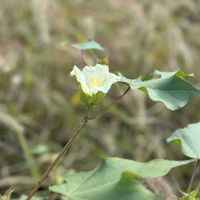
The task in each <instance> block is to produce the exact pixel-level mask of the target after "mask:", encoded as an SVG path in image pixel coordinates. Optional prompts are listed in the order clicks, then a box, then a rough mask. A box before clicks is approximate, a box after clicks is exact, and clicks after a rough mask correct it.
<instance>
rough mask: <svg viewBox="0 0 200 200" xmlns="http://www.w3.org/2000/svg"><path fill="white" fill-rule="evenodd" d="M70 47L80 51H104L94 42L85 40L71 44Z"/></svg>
mask: <svg viewBox="0 0 200 200" xmlns="http://www.w3.org/2000/svg"><path fill="white" fill-rule="evenodd" d="M72 46H73V47H75V48H77V49H80V50H88V49H97V50H101V51H103V50H104V48H103V47H102V46H101V45H100V44H98V43H97V42H95V41H94V40H87V41H85V42H81V43H78V44H73V45H72Z"/></svg>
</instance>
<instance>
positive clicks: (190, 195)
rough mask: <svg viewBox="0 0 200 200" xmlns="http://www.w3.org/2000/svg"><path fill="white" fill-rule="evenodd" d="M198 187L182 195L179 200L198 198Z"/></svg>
mask: <svg viewBox="0 0 200 200" xmlns="http://www.w3.org/2000/svg"><path fill="white" fill-rule="evenodd" d="M198 194H199V188H197V189H195V190H193V191H192V192H190V193H188V194H186V195H184V197H181V198H180V199H179V200H198Z"/></svg>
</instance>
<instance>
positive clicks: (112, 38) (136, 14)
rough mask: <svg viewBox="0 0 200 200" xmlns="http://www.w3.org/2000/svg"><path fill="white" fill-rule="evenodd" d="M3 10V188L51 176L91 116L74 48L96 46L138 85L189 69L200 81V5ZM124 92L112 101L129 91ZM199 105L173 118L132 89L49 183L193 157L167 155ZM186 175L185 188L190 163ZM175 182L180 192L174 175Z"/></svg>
mask: <svg viewBox="0 0 200 200" xmlns="http://www.w3.org/2000/svg"><path fill="white" fill-rule="evenodd" d="M0 3H1V6H0V27H1V28H0V86H1V90H0V110H1V114H2V117H1V116H0V121H1V124H0V153H1V156H0V191H3V192H4V191H5V190H6V189H7V188H8V187H9V186H10V185H11V184H15V183H16V184H17V186H16V188H15V190H16V192H21V191H23V192H26V191H28V189H30V187H31V185H32V184H33V177H37V176H38V175H39V174H40V173H41V172H42V171H43V170H44V169H46V166H47V165H48V163H49V162H51V160H52V159H53V158H54V157H55V155H56V153H57V152H58V150H60V149H61V148H62V146H63V145H64V143H65V141H66V140H67V139H68V138H69V137H70V133H71V131H72V130H73V129H74V127H75V126H76V124H77V121H79V119H80V117H81V116H82V113H83V107H82V105H81V104H80V97H79V93H78V90H77V89H76V87H75V84H74V82H73V81H72V80H71V78H70V77H69V72H70V71H71V69H72V67H73V66H74V65H75V64H76V65H78V66H84V60H83V55H82V54H81V53H80V51H78V50H76V49H74V48H72V47H71V44H73V43H77V42H81V41H83V40H86V39H88V38H93V39H95V40H96V41H98V42H99V43H100V44H101V45H102V46H103V47H104V48H105V49H106V50H107V51H106V52H104V53H100V54H98V55H97V57H98V58H105V57H106V56H107V55H108V54H109V56H108V59H109V65H110V69H111V70H112V71H113V72H117V71H121V72H123V74H125V75H126V76H128V77H130V78H135V77H138V76H139V75H140V74H145V73H149V72H151V71H153V69H154V68H157V69H158V70H163V71H172V70H177V69H181V70H184V71H186V72H188V73H195V84H196V85H199V84H200V76H199V74H200V68H199V60H198V55H199V53H200V52H199V51H200V38H199V33H200V26H199V21H200V14H199V13H200V1H198V0H196V1H195V0H193V1H187V0H182V1H172V0H168V1H167V0H162V1H160V0H159V1H158V0H155V1H147V0H142V1H137V0H134V1H131V0H123V1H122V0H115V1H114V0H110V1H106V0H102V1H90V0H68V1H65V0H58V1H52V0H43V1H40V0H31V1H26V0H7V1H3V0H1V1H0ZM87 59H88V60H89V62H90V63H93V62H94V60H90V59H89V58H87ZM114 87H117V86H114ZM117 89H118V90H115V91H118V92H112V94H111V95H110V96H109V99H110V100H111V99H114V98H116V97H117V96H118V95H119V94H120V93H121V92H122V90H123V89H124V88H122V87H119V88H118V87H117ZM108 101H109V100H107V102H105V104H106V103H108ZM199 102H200V101H199V97H198V96H197V97H195V98H193V99H192V101H191V102H190V104H189V105H188V106H186V107H185V108H182V109H181V110H179V111H175V112H171V111H168V110H167V109H166V108H165V107H164V106H163V105H162V104H155V103H152V102H151V101H150V100H148V98H146V95H144V94H143V93H141V92H137V93H133V92H130V93H129V95H127V96H126V97H125V98H124V99H123V100H122V101H121V102H120V104H118V106H115V107H113V108H112V109H111V110H109V111H108V113H107V114H106V115H104V116H103V117H101V118H98V119H95V120H94V121H92V122H90V123H89V125H88V126H87V128H86V129H85V130H84V131H83V134H82V136H81V137H80V138H79V139H78V140H77V142H76V144H75V145H74V146H73V148H72V150H71V152H70V154H69V156H67V157H66V158H65V160H64V162H63V163H62V165H61V166H60V167H58V168H57V171H56V172H55V173H54V174H53V175H52V177H50V181H51V182H53V183H58V182H60V181H61V179H62V177H61V176H59V175H58V173H59V174H60V173H61V174H62V172H63V171H64V170H66V169H68V168H75V169H77V170H86V169H91V168H93V167H94V166H96V164H97V163H98V161H99V160H100V158H101V157H102V156H104V155H110V156H121V157H124V158H130V159H135V160H139V161H148V160H149V159H151V158H168V159H174V158H180V159H185V157H182V155H181V154H180V151H179V150H177V148H176V147H174V146H170V148H169V147H168V148H167V147H166V142H165V139H166V138H167V137H168V136H169V135H170V133H171V132H172V130H175V129H177V128H180V127H184V126H185V125H186V124H188V123H191V122H196V121H198V120H199V114H198V112H197V108H198V107H199V106H200V105H199V104H200V103H199ZM5 114H6V116H7V117H8V118H6V119H7V120H6V121H5V120H4V121H3V120H2V119H5ZM23 135H24V136H25V138H26V140H27V141H24V139H23ZM26 143H27V144H28V145H26ZM169 149H170V150H169ZM30 154H32V156H33V158H34V160H35V162H33V160H32V159H30ZM27 158H29V159H27ZM30 166H31V167H30ZM181 169H182V171H180V170H179V171H176V178H177V179H178V180H177V182H179V183H181V187H183V188H184V187H185V185H186V184H187V181H188V180H187V177H188V176H191V174H190V170H189V169H190V166H188V167H183V168H181ZM179 174H180V175H179ZM168 179H169V180H167V181H168V182H169V183H170V184H171V185H172V186H174V188H176V186H175V182H176V181H174V176H173V174H171V177H170V176H169V177H168ZM172 180H173V181H172Z"/></svg>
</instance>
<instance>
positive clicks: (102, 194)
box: [50, 158, 192, 200]
mask: <svg viewBox="0 0 200 200" xmlns="http://www.w3.org/2000/svg"><path fill="white" fill-rule="evenodd" d="M190 162H192V160H186V161H170V160H162V159H157V160H152V161H150V162H146V163H142V162H137V161H132V160H127V159H121V158H106V159H104V160H103V161H102V162H101V163H100V165H98V166H97V167H96V168H95V169H94V170H92V171H88V172H79V173H72V174H69V175H68V176H67V177H66V179H65V181H66V182H65V183H64V184H61V185H55V186H51V187H50V190H51V191H54V192H56V193H60V194H62V195H63V199H70V200H121V199H124V200H138V199H140V200H146V199H149V200H151V199H152V200H156V199H160V198H158V197H157V196H155V195H154V194H153V193H152V192H150V191H149V190H147V189H146V188H145V187H144V186H143V185H142V184H140V183H139V182H138V181H137V180H136V177H149V178H153V177H159V176H164V175H165V174H167V173H168V172H169V170H170V169H172V168H174V167H178V166H181V165H185V164H188V163H190Z"/></svg>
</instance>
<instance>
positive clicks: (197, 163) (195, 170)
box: [187, 160, 199, 193]
mask: <svg viewBox="0 0 200 200" xmlns="http://www.w3.org/2000/svg"><path fill="white" fill-rule="evenodd" d="M198 168H199V160H195V163H194V171H193V174H192V177H191V179H190V183H189V186H188V189H187V193H189V192H191V190H192V185H193V182H194V179H195V176H196V174H197V172H198Z"/></svg>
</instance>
